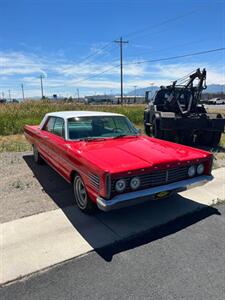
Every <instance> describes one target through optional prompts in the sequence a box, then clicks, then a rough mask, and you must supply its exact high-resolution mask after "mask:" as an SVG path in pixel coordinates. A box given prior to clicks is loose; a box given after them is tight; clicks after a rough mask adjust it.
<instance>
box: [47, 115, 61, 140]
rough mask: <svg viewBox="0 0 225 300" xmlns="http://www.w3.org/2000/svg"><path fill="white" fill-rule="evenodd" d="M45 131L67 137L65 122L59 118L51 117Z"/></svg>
mask: <svg viewBox="0 0 225 300" xmlns="http://www.w3.org/2000/svg"><path fill="white" fill-rule="evenodd" d="M43 130H45V131H48V132H50V133H53V134H55V135H58V136H60V137H63V138H64V137H65V125H64V120H63V119H62V118H58V117H49V118H48V120H47V122H46V124H45V125H44V128H43Z"/></svg>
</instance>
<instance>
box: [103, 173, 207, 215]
mask: <svg viewBox="0 0 225 300" xmlns="http://www.w3.org/2000/svg"><path fill="white" fill-rule="evenodd" d="M212 179H213V176H212V175H203V176H198V177H194V178H190V179H185V180H181V181H178V182H174V183H170V184H166V185H161V186H157V187H152V188H149V189H145V190H139V191H134V192H129V193H125V194H120V195H116V196H115V197H113V198H112V199H110V200H107V199H104V198H101V197H99V196H98V197H97V206H98V208H99V209H101V210H103V211H110V210H113V209H117V208H121V207H125V206H131V205H135V204H138V203H142V202H144V201H148V200H151V199H153V198H154V196H155V195H156V194H157V193H160V192H165V191H170V192H175V193H177V192H182V191H185V190H188V189H191V188H194V187H196V186H200V185H203V184H205V183H206V182H208V181H210V180H212Z"/></svg>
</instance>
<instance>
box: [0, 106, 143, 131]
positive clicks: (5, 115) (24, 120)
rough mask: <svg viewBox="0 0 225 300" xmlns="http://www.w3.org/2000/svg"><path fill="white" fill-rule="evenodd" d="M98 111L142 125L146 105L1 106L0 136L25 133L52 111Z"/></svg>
mask: <svg viewBox="0 0 225 300" xmlns="http://www.w3.org/2000/svg"><path fill="white" fill-rule="evenodd" d="M64 110H92V111H93V110H94V111H95V110H97V111H107V112H115V113H121V114H124V115H126V116H127V117H128V118H129V119H130V120H131V121H132V122H133V123H134V124H136V125H138V124H139V125H142V123H143V110H144V105H123V106H121V105H84V104H77V103H73V102H71V103H66V102H47V101H29V102H23V103H14V104H5V105H0V135H3V136H5V135H13V134H18V133H23V127H24V125H25V124H34V125H35V124H39V123H40V121H41V120H42V118H43V117H44V115H45V114H46V113H48V112H51V111H64Z"/></svg>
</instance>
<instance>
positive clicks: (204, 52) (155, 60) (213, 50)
mask: <svg viewBox="0 0 225 300" xmlns="http://www.w3.org/2000/svg"><path fill="white" fill-rule="evenodd" d="M223 50H225V47H224V48H217V49H211V50H207V51H201V52H194V53H189V54H183V55H178V56H171V57H166V58H159V59H152V60H144V61H137V62H132V63H123V66H124V65H138V64H143V63H149V62H159V61H166V60H174V59H179V58H183V57H191V56H197V55H203V54H207V53H211V52H218V51H223ZM119 66H120V64H118V65H115V66H112V67H111V68H108V69H106V70H104V71H102V72H100V73H97V74H94V75H92V76H89V77H87V78H83V79H81V80H79V81H76V82H74V84H77V83H81V82H84V81H86V80H89V79H92V78H95V77H99V76H100V75H102V74H105V73H107V72H109V71H111V70H113V69H115V68H118V67H119ZM184 77H186V76H184ZM181 79H184V78H183V77H182V78H180V80H181Z"/></svg>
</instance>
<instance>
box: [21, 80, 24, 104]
mask: <svg viewBox="0 0 225 300" xmlns="http://www.w3.org/2000/svg"><path fill="white" fill-rule="evenodd" d="M21 89H22V97H23V101H24V99H25V98H24V88H23V83H22V84H21Z"/></svg>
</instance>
